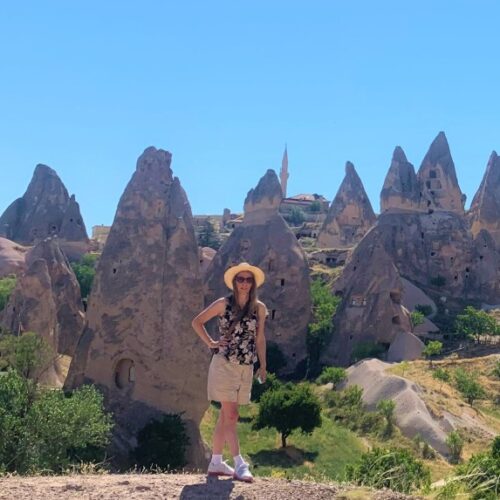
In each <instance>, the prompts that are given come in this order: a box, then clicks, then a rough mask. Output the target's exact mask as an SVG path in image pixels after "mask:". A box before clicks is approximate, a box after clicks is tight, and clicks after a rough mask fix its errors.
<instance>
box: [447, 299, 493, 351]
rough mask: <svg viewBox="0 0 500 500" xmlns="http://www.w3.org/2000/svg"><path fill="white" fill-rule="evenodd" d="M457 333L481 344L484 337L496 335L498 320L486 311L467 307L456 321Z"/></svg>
mask: <svg viewBox="0 0 500 500" xmlns="http://www.w3.org/2000/svg"><path fill="white" fill-rule="evenodd" d="M455 327H456V330H457V333H458V334H459V335H460V336H462V337H468V338H471V339H474V340H475V341H476V342H477V343H480V340H481V336H482V335H486V334H489V335H496V334H498V332H499V327H498V324H497V321H496V319H495V318H494V317H493V316H490V315H489V314H488V313H487V312H485V311H479V310H477V309H475V308H474V307H472V306H467V307H466V308H465V309H464V311H463V313H462V314H459V315H458V316H457V319H456V321H455Z"/></svg>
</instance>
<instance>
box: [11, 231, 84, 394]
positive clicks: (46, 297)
mask: <svg viewBox="0 0 500 500" xmlns="http://www.w3.org/2000/svg"><path fill="white" fill-rule="evenodd" d="M26 265H27V268H28V269H27V271H26V273H25V274H23V275H22V276H21V277H19V278H18V281H17V284H16V287H15V289H14V291H13V292H12V294H11V296H10V299H9V302H8V304H7V306H6V308H5V311H4V313H3V318H2V326H3V327H4V328H6V329H7V330H9V331H11V332H13V333H16V334H19V333H22V332H27V331H31V332H35V333H37V334H38V335H40V336H41V337H43V338H44V339H45V340H46V341H47V342H48V343H49V344H50V345H51V347H52V348H53V350H54V353H56V354H65V355H68V356H72V355H73V354H74V350H75V346H76V344H77V342H78V338H79V336H80V334H81V331H82V328H83V322H84V314H83V305H82V301H81V297H80V287H79V285H78V282H77V280H76V277H75V274H74V273H73V270H72V269H71V267H70V265H69V263H68V261H67V259H66V257H65V255H64V254H63V252H62V251H61V249H60V248H59V242H58V239H57V238H46V239H45V240H43V241H41V242H40V243H38V244H37V245H36V246H35V247H34V248H33V249H32V250H31V251H30V252H29V253H28V255H27V257H26ZM42 380H43V381H45V382H47V383H50V384H55V385H62V382H63V379H62V378H61V374H60V373H59V370H58V365H57V363H55V364H54V366H53V367H52V368H51V369H50V370H49V371H48V372H47V373H45V374H44V376H43V377H42Z"/></svg>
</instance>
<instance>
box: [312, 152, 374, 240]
mask: <svg viewBox="0 0 500 500" xmlns="http://www.w3.org/2000/svg"><path fill="white" fill-rule="evenodd" d="M375 221H376V216H375V213H374V212H373V209H372V206H371V203H370V200H369V199H368V196H367V194H366V192H365V188H364V187H363V183H362V182H361V179H360V178H359V176H358V174H357V173H356V170H355V168H354V165H353V164H352V163H351V162H347V163H346V167H345V177H344V180H343V181H342V184H341V185H340V188H339V190H338V191H337V194H336V195H335V199H334V200H333V201H332V204H331V206H330V209H329V211H328V214H327V216H326V219H325V221H324V222H323V226H322V227H321V231H320V233H319V236H318V242H317V244H318V247H320V248H349V247H352V246H354V245H356V244H357V243H358V242H359V241H360V240H361V238H363V236H364V235H365V234H366V232H367V231H368V229H370V227H372V226H373V224H374V223H375Z"/></svg>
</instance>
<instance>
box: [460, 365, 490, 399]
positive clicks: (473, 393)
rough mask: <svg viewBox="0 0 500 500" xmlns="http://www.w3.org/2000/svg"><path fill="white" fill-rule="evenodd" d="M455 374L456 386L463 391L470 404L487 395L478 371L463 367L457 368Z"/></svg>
mask: <svg viewBox="0 0 500 500" xmlns="http://www.w3.org/2000/svg"><path fill="white" fill-rule="evenodd" d="M454 375H455V385H456V388H457V389H458V390H459V391H460V392H461V393H462V396H464V398H465V399H466V400H467V402H468V403H469V405H470V406H472V405H473V403H474V401H476V400H477V399H483V398H484V397H485V396H486V391H485V390H484V388H483V386H482V385H481V384H480V383H479V381H478V380H477V378H478V375H477V373H476V372H468V371H465V370H464V369H462V368H457V369H456V370H455V374H454Z"/></svg>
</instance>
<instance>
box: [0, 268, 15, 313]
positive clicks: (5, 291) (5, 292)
mask: <svg viewBox="0 0 500 500" xmlns="http://www.w3.org/2000/svg"><path fill="white" fill-rule="evenodd" d="M16 281H17V278H16V277H15V276H14V275H11V276H6V277H5V278H0V311H1V310H2V309H4V307H5V306H6V305H7V302H8V301H9V297H10V294H11V293H12V291H13V290H14V288H15V287H16Z"/></svg>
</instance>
